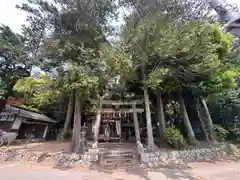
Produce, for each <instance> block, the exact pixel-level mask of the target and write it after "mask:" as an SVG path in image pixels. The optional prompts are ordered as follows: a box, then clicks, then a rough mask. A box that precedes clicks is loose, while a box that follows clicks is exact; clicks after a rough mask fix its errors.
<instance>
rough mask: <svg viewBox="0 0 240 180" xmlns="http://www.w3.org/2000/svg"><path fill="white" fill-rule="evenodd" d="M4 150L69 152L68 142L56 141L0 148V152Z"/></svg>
mask: <svg viewBox="0 0 240 180" xmlns="http://www.w3.org/2000/svg"><path fill="white" fill-rule="evenodd" d="M6 149H16V150H23V151H26V152H30V151H31V152H33V151H34V152H49V153H55V152H70V142H57V141H48V142H39V143H31V144H28V145H26V144H21V145H11V146H9V147H7V146H3V147H0V150H6Z"/></svg>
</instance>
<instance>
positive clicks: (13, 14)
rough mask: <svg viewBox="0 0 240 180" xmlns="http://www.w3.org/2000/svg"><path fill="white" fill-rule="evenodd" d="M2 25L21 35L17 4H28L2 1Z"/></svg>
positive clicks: (22, 18)
mask: <svg viewBox="0 0 240 180" xmlns="http://www.w3.org/2000/svg"><path fill="white" fill-rule="evenodd" d="M0 1H1V5H0V23H2V24H5V25H8V26H10V27H11V29H12V30H13V31H15V32H17V33H21V24H24V23H25V21H26V14H25V13H24V12H21V11H20V10H18V9H16V8H15V6H16V4H21V3H23V2H26V0H0ZM227 1H229V2H234V3H236V4H238V6H239V8H240V0H227Z"/></svg>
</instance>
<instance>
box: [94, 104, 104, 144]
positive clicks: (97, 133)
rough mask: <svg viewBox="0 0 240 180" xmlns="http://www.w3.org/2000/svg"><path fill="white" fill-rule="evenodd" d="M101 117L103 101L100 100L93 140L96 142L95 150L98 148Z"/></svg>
mask: <svg viewBox="0 0 240 180" xmlns="http://www.w3.org/2000/svg"><path fill="white" fill-rule="evenodd" d="M101 115H102V100H100V106H99V109H98V110H97V116H96V121H95V125H94V126H95V128H94V129H95V131H94V137H93V140H94V144H93V148H97V144H98V136H99V130H100V123H101Z"/></svg>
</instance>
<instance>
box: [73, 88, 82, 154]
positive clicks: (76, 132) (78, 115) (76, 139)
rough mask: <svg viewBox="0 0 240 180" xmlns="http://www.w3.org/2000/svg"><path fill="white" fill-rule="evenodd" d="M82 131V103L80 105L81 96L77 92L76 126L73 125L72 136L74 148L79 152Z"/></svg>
mask: <svg viewBox="0 0 240 180" xmlns="http://www.w3.org/2000/svg"><path fill="white" fill-rule="evenodd" d="M80 132H81V105H80V99H79V96H78V94H77V92H75V111H74V126H73V136H72V149H73V151H74V152H76V153H79V152H80V151H81V149H80V148H81V147H80Z"/></svg>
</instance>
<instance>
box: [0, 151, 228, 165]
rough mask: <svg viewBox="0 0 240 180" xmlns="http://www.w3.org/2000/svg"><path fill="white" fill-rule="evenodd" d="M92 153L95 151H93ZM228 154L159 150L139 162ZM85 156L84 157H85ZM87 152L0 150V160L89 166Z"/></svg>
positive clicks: (159, 162) (209, 158)
mask: <svg viewBox="0 0 240 180" xmlns="http://www.w3.org/2000/svg"><path fill="white" fill-rule="evenodd" d="M94 154H96V152H95V151H94ZM228 155H229V152H228V149H226V148H219V147H212V148H204V149H194V150H182V151H176V150H171V151H167V150H160V151H158V152H154V153H146V152H144V153H140V156H141V158H140V159H141V163H142V164H147V165H149V166H151V167H156V166H159V165H174V164H175V165H179V164H184V163H185V162H194V161H216V160H219V159H222V158H224V157H226V156H228ZM85 156H86V157H85ZM90 157H91V156H90V155H89V154H85V155H84V156H82V155H79V154H74V153H73V154H67V153H64V152H59V153H43V152H24V151H16V150H5V151H3V150H2V151H1V150H0V163H1V162H26V163H40V164H44V165H50V166H53V167H57V168H71V167H76V166H82V167H90V165H91V163H90V161H92V158H90Z"/></svg>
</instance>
